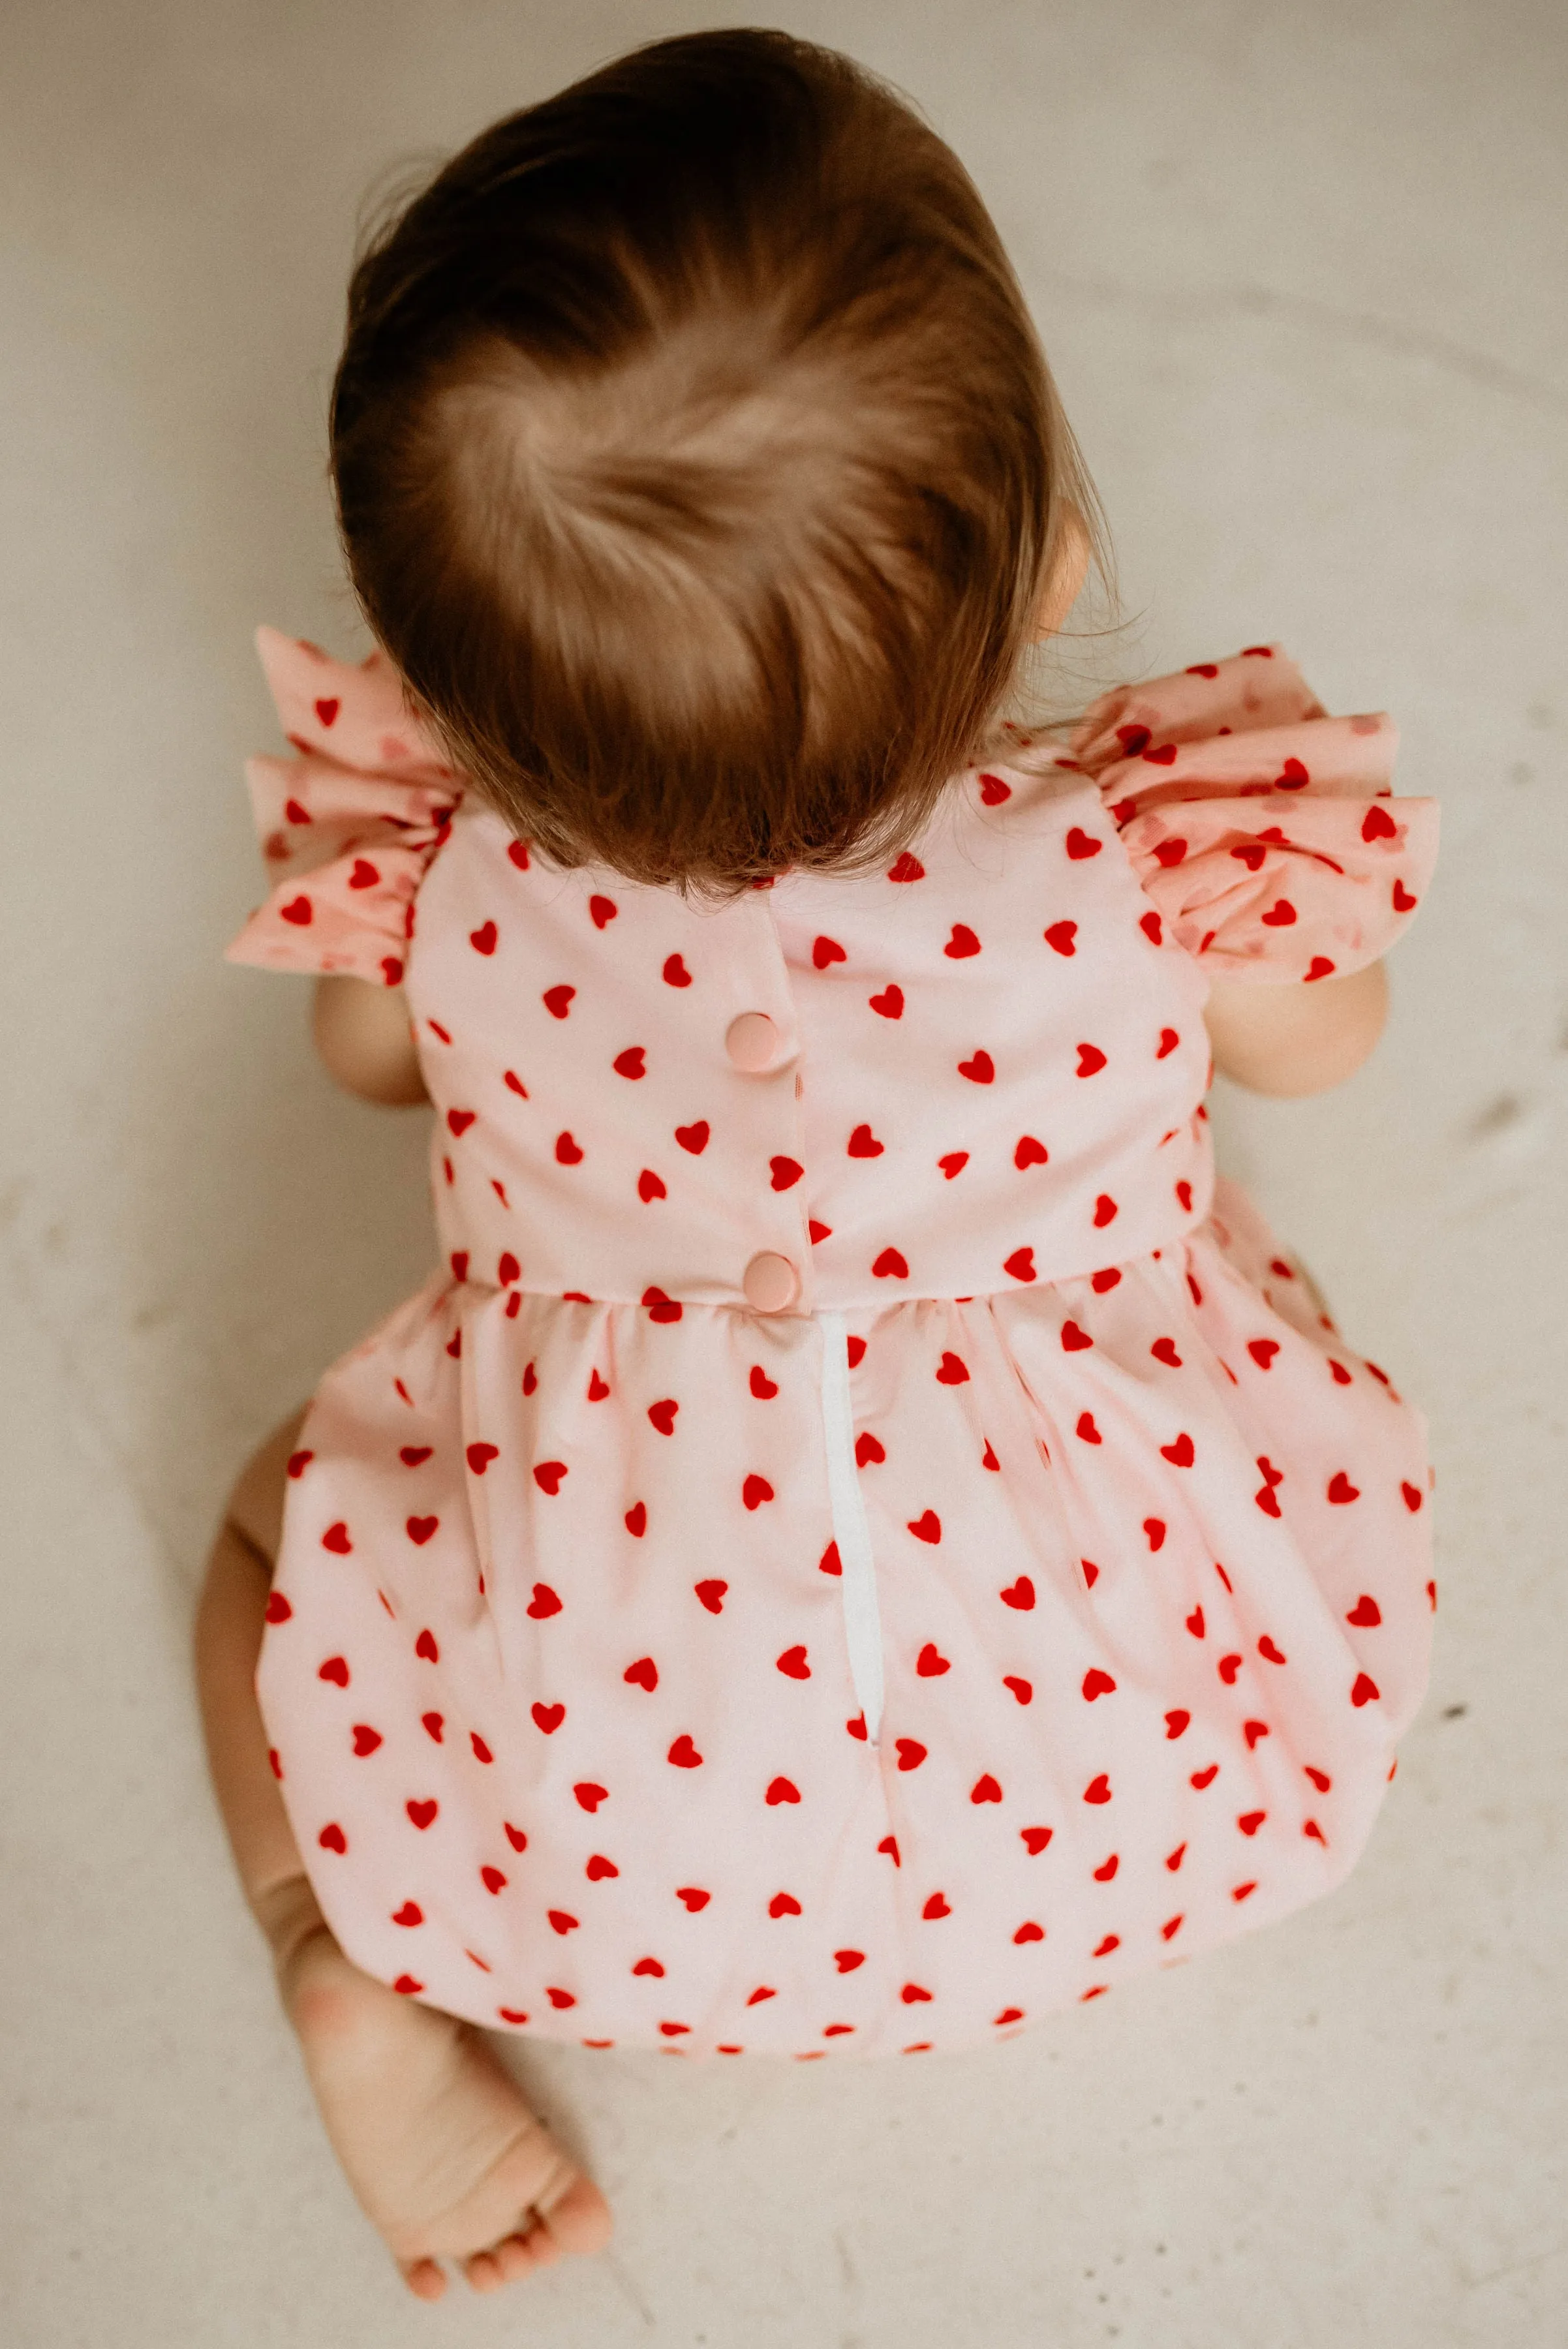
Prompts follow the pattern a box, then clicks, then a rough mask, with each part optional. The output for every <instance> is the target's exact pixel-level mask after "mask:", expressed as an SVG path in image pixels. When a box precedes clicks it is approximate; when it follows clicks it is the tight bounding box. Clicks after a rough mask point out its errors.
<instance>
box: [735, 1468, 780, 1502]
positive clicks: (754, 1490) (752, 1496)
mask: <svg viewBox="0 0 1568 2349" xmlns="http://www.w3.org/2000/svg"><path fill="white" fill-rule="evenodd" d="M773 1497H774V1488H773V1486H772V1485H770V1484H769V1483H768V1480H767V1478H766V1477H765V1476H755V1475H753V1476H748V1477H747V1478H746V1480H745V1483H744V1484H743V1485H742V1486H741V1498H742V1501H743V1502H744V1503H745V1505H746V1506H747V1508H748V1509H760V1508H761V1507H762V1505H763V1502H764V1501H771V1500H772V1499H773Z"/></svg>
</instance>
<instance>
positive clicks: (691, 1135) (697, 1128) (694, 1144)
mask: <svg viewBox="0 0 1568 2349" xmlns="http://www.w3.org/2000/svg"><path fill="white" fill-rule="evenodd" d="M675 1139H676V1141H677V1142H678V1143H680V1147H681V1149H682V1150H689V1151H690V1152H691V1155H692V1157H693V1158H701V1155H702V1153H703V1152H704V1151H705V1150H706V1149H707V1147H708V1121H707V1119H706V1118H705V1117H700V1118H699V1119H698V1121H697V1123H696V1124H695V1125H678V1126H677V1127H676V1129H675Z"/></svg>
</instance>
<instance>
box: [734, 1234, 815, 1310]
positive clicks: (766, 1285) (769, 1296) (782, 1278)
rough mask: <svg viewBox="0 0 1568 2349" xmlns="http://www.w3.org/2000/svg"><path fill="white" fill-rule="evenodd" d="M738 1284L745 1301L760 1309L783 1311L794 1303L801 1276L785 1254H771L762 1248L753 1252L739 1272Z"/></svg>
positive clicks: (769, 1250)
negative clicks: (745, 1265)
mask: <svg viewBox="0 0 1568 2349" xmlns="http://www.w3.org/2000/svg"><path fill="white" fill-rule="evenodd" d="M741 1287H742V1288H743V1289H744V1290H745V1292H746V1302H747V1304H748V1305H750V1306H752V1307H753V1308H754V1309H755V1310H756V1311H757V1312H759V1313H782V1312H783V1311H784V1307H785V1306H786V1305H793V1304H794V1299H795V1293H796V1291H797V1290H798V1288H800V1279H799V1276H798V1275H797V1273H796V1271H795V1268H794V1265H793V1264H791V1262H790V1260H789V1258H788V1257H787V1256H774V1253H773V1251H772V1249H771V1248H764V1249H763V1253H762V1255H761V1256H754V1257H753V1258H752V1260H751V1262H750V1264H749V1265H748V1266H747V1267H746V1269H745V1271H744V1272H743V1273H742V1276H741Z"/></svg>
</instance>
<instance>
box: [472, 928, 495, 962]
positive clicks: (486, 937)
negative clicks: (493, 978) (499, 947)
mask: <svg viewBox="0 0 1568 2349" xmlns="http://www.w3.org/2000/svg"><path fill="white" fill-rule="evenodd" d="M499 935H500V934H499V932H498V931H497V929H496V927H495V925H494V923H493V922H483V923H482V924H481V925H480V926H479V928H478V929H477V930H470V932H469V934H468V943H469V945H470V946H471V947H472V948H473V951H474V953H475V954H482V955H493V953H494V952H495V943H496V939H497V937H498V936H499Z"/></svg>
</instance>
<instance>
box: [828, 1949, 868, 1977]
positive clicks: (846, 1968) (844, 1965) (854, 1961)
mask: <svg viewBox="0 0 1568 2349" xmlns="http://www.w3.org/2000/svg"><path fill="white" fill-rule="evenodd" d="M833 1962H834V1964H835V1965H836V1967H837V1968H838V1971H839V1972H840V1973H841V1974H852V1973H853V1972H854V1971H855V1969H856V1968H857V1966H863V1965H864V1964H865V1962H866V1952H865V1951H864V1950H835V1951H834V1952H833Z"/></svg>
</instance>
